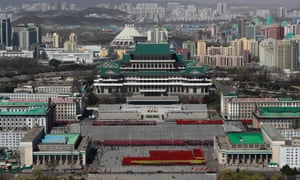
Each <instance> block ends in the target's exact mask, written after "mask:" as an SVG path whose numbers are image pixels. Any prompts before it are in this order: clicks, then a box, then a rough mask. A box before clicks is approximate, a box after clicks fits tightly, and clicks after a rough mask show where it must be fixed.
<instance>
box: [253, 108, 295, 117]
mask: <svg viewBox="0 0 300 180" xmlns="http://www.w3.org/2000/svg"><path fill="white" fill-rule="evenodd" d="M258 109H259V115H260V116H267V117H278V116H279V117H298V116H299V117H300V107H259V108H258Z"/></svg>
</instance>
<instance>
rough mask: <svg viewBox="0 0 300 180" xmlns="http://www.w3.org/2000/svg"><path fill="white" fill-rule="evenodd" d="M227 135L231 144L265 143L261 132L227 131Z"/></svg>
mask: <svg viewBox="0 0 300 180" xmlns="http://www.w3.org/2000/svg"><path fill="white" fill-rule="evenodd" d="M227 137H228V139H229V141H230V143H231V144H234V145H236V144H264V140H263V137H262V134H261V133H251V132H246V133H243V132H238V133H227Z"/></svg>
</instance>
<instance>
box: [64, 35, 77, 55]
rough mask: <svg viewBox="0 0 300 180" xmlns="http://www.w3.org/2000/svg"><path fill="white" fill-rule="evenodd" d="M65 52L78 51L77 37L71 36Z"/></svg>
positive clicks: (66, 43)
mask: <svg viewBox="0 0 300 180" xmlns="http://www.w3.org/2000/svg"><path fill="white" fill-rule="evenodd" d="M64 50H65V51H76V50H77V35H76V34H75V33H71V34H70V35H69V40H68V41H66V42H65V43H64Z"/></svg>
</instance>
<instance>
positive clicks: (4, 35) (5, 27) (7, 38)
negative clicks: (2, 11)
mask: <svg viewBox="0 0 300 180" xmlns="http://www.w3.org/2000/svg"><path fill="white" fill-rule="evenodd" d="M0 27H1V45H2V47H3V48H5V47H10V46H11V38H12V37H11V23H10V19H9V18H3V19H2V20H1V24H0Z"/></svg>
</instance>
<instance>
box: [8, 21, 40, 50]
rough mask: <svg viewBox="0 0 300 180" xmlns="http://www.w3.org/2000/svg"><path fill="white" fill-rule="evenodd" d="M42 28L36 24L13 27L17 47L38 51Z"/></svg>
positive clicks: (14, 44) (14, 43)
mask: <svg viewBox="0 0 300 180" xmlns="http://www.w3.org/2000/svg"><path fill="white" fill-rule="evenodd" d="M41 40H42V36H41V28H40V27H39V26H37V25H34V24H20V25H17V26H15V27H14V28H13V46H14V48H15V49H21V50H33V51H36V52H37V51H38V48H39V46H40V44H41Z"/></svg>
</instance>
